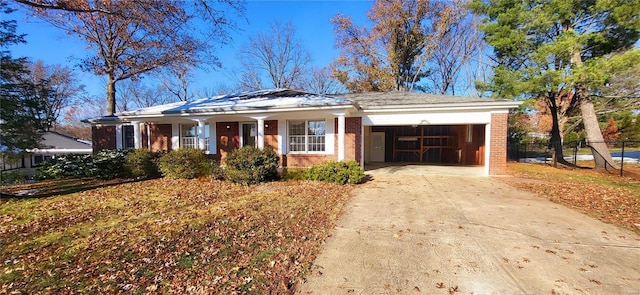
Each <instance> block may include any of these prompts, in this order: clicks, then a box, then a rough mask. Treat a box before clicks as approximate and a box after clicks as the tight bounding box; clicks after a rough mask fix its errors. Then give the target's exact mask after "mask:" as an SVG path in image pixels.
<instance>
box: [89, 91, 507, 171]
mask: <svg viewBox="0 0 640 295" xmlns="http://www.w3.org/2000/svg"><path fill="white" fill-rule="evenodd" d="M518 105H519V102H514V101H508V100H495V99H481V98H469V97H455V96H442V95H430V94H419V93H407V92H386V93H358V94H346V95H339V96H333V95H320V94H313V93H307V92H302V91H297V90H289V89H269V90H259V91H253V92H242V93H236V94H230V95H223V96H217V97H210V98H201V99H195V100H191V101H182V102H176V103H170V104H165V105H160V106H154V107H148V108H143V109H138V110H133V111H126V112H121V113H118V114H115V115H114V116H105V117H99V118H94V119H90V120H88V122H89V123H91V125H92V136H93V148H94V151H97V150H101V149H126V148H148V149H151V150H152V151H166V150H172V149H180V148H198V149H203V150H205V151H206V152H207V153H208V154H210V155H211V156H212V157H214V158H216V159H219V160H221V161H224V158H225V157H226V155H228V154H229V153H230V152H231V151H232V150H234V149H237V148H239V147H242V146H245V145H253V146H256V147H259V148H262V147H265V146H270V147H272V148H273V149H274V150H275V151H276V152H277V153H278V154H279V155H280V157H281V166H282V167H308V166H312V165H314V164H319V163H322V162H324V161H328V160H337V161H343V160H345V161H348V160H355V161H358V162H359V163H360V164H361V165H363V166H364V165H365V164H367V163H375V162H400V163H403V162H407V163H409V162H410V163H428V164H448V165H476V166H477V165H481V166H484V171H485V174H486V175H492V174H501V173H503V172H504V169H505V167H506V157H507V154H506V151H507V147H506V146H507V115H508V112H509V109H512V108H515V107H517V106H518Z"/></svg>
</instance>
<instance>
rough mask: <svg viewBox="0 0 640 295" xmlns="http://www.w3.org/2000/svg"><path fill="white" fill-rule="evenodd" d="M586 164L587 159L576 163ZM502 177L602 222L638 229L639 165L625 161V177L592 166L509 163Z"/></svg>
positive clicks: (519, 186) (639, 205)
mask: <svg viewBox="0 0 640 295" xmlns="http://www.w3.org/2000/svg"><path fill="white" fill-rule="evenodd" d="M578 164H579V165H585V166H586V165H588V163H578ZM508 169H509V171H510V174H511V175H513V176H515V177H513V178H504V181H505V182H507V183H509V184H511V185H513V186H515V187H518V188H521V189H525V190H528V191H531V192H534V193H536V194H538V195H539V196H541V197H543V198H547V199H549V200H551V201H553V202H556V203H559V204H562V205H565V206H567V207H571V208H574V209H577V210H579V211H581V212H583V213H585V214H587V215H590V216H593V217H595V218H598V219H600V220H602V221H604V222H607V223H611V224H616V225H619V226H622V227H625V228H627V229H630V230H633V231H635V232H638V233H640V177H638V176H639V175H640V166H638V165H626V166H625V175H626V176H625V177H620V176H619V175H618V174H610V173H608V172H606V171H594V170H592V169H570V168H553V167H551V166H549V165H544V164H525V163H509V164H508Z"/></svg>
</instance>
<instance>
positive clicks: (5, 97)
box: [0, 1, 42, 152]
mask: <svg viewBox="0 0 640 295" xmlns="http://www.w3.org/2000/svg"><path fill="white" fill-rule="evenodd" d="M13 11H14V9H11V8H10V7H8V5H7V3H6V2H5V1H0V12H1V13H2V14H1V15H2V18H0V136H1V138H0V152H15V151H20V150H24V149H27V148H33V147H38V146H39V143H40V141H41V139H42V137H41V135H40V133H39V131H40V130H41V129H42V122H41V121H40V120H38V118H36V117H34V116H32V112H33V110H34V109H35V108H36V107H37V103H36V102H35V101H34V100H32V99H31V98H30V97H24V96H23V95H22V94H23V93H24V92H25V91H26V90H28V89H31V88H32V85H30V84H29V81H25V80H24V79H23V77H24V75H26V74H27V73H28V69H27V62H28V61H27V59H26V58H14V57H12V56H11V52H10V51H9V50H8V49H7V48H8V47H9V46H10V45H13V44H20V43H24V42H25V41H24V35H18V34H16V21H15V20H8V19H7V18H6V15H8V14H10V13H12V12H13Z"/></svg>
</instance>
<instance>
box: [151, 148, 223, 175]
mask: <svg viewBox="0 0 640 295" xmlns="http://www.w3.org/2000/svg"><path fill="white" fill-rule="evenodd" d="M211 166H212V160H209V159H207V155H206V154H205V153H204V151H203V150H198V149H178V150H171V151H169V152H168V153H166V154H164V155H162V156H161V157H160V159H159V160H158V167H159V168H160V172H162V175H163V176H166V177H169V178H184V179H192V178H196V177H202V176H207V175H209V174H210V172H211Z"/></svg>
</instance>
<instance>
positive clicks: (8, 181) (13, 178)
mask: <svg viewBox="0 0 640 295" xmlns="http://www.w3.org/2000/svg"><path fill="white" fill-rule="evenodd" d="M28 180H29V177H28V176H27V175H25V174H22V173H20V172H17V171H0V185H12V184H21V183H26V182H27V181H28Z"/></svg>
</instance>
